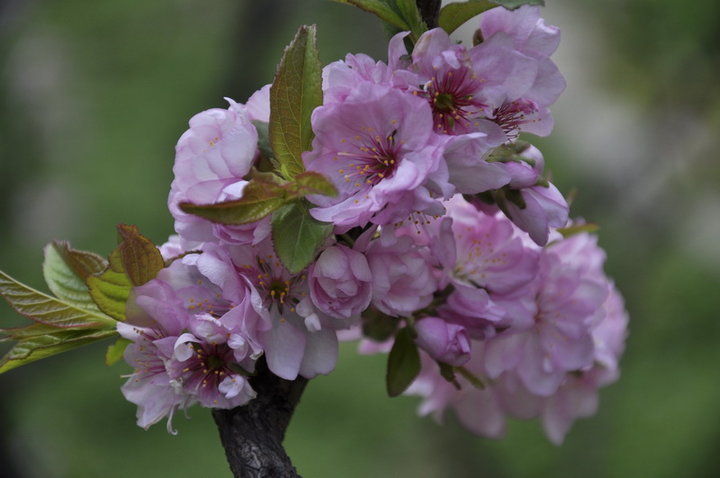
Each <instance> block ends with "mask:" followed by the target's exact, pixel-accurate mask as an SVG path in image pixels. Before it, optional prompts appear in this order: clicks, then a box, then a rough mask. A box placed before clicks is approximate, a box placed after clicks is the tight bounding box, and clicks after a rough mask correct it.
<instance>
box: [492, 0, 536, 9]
mask: <svg viewBox="0 0 720 478" xmlns="http://www.w3.org/2000/svg"><path fill="white" fill-rule="evenodd" d="M493 2H494V3H496V4H498V5H501V6H503V7H505V8H507V9H508V10H515V9H516V8H520V7H522V6H523V5H539V6H541V7H544V6H545V2H544V0H493Z"/></svg>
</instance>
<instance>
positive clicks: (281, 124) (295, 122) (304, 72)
mask: <svg viewBox="0 0 720 478" xmlns="http://www.w3.org/2000/svg"><path fill="white" fill-rule="evenodd" d="M322 99H323V96H322V65H321V63H320V57H319V56H318V50H317V38H316V31H315V26H307V25H304V26H302V27H300V29H299V30H298V32H297V34H296V35H295V39H293V41H292V42H291V43H290V45H288V47H287V48H286V49H285V54H284V55H283V58H282V60H281V61H280V65H279V66H278V70H277V73H276V74H275V81H273V84H272V86H271V87H270V129H269V134H270V144H271V146H272V149H273V152H274V154H275V159H276V160H277V162H278V164H279V166H280V173H281V174H282V176H283V177H284V178H285V179H288V180H290V179H292V178H294V177H295V176H296V175H297V174H299V173H301V172H303V171H304V170H305V166H304V165H303V162H302V157H301V155H302V153H303V152H304V151H308V150H309V149H310V146H311V143H312V138H313V131H312V125H311V123H310V115H311V113H312V112H313V110H314V109H315V108H316V107H318V106H320V105H321V104H322Z"/></svg>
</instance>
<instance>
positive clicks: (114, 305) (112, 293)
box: [85, 248, 132, 320]
mask: <svg viewBox="0 0 720 478" xmlns="http://www.w3.org/2000/svg"><path fill="white" fill-rule="evenodd" d="M85 282H86V284H87V285H88V289H89V290H90V296H91V297H92V298H93V301H94V302H95V303H96V304H97V306H98V307H99V308H100V310H101V311H103V312H105V313H106V314H107V315H109V316H110V317H113V318H114V319H117V320H125V304H126V303H127V301H128V297H130V290H131V289H132V282H131V281H130V277H128V275H127V273H126V272H125V268H124V266H123V263H122V254H121V252H120V249H119V248H117V249H115V250H114V251H113V252H112V253H111V254H110V263H109V265H108V268H107V269H106V270H105V271H104V272H103V273H102V274H98V275H94V276H90V277H88V278H87V280H86V281H85Z"/></svg>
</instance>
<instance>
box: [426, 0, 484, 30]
mask: <svg viewBox="0 0 720 478" xmlns="http://www.w3.org/2000/svg"><path fill="white" fill-rule="evenodd" d="M497 6H498V4H497V3H495V2H491V1H489V0H469V1H468V2H462V3H449V4H447V5H445V6H444V7H443V8H442V9H441V10H440V18H439V19H438V24H439V25H440V27H442V29H443V30H445V31H446V32H447V33H448V34H450V33H452V32H454V31H455V30H457V29H458V28H459V27H460V26H461V25H462V24H463V23H465V22H466V21H468V20H470V19H471V18H473V17H475V16H476V15H479V14H481V13H482V12H484V11H486V10H490V9H491V8H495V7H497Z"/></svg>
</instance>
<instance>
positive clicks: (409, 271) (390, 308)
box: [366, 230, 437, 316]
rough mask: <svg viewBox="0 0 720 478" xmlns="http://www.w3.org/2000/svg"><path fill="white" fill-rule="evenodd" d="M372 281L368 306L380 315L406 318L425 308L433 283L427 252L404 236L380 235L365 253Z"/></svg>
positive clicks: (433, 288) (429, 299)
mask: <svg viewBox="0 0 720 478" xmlns="http://www.w3.org/2000/svg"><path fill="white" fill-rule="evenodd" d="M366 256H367V259H368V264H369V265H370V271H371V272H372V281H373V298H372V303H373V305H374V306H375V307H377V308H378V309H379V310H381V311H382V312H384V313H386V314H389V315H393V316H407V315H410V314H412V313H413V312H415V311H417V310H419V309H422V308H423V307H425V306H427V305H428V304H429V303H430V301H431V300H432V296H433V293H434V292H435V290H436V287H437V282H436V279H435V277H434V275H433V271H432V268H431V265H430V263H429V261H430V258H429V255H428V251H426V250H424V249H422V248H418V247H416V246H415V244H414V243H413V240H412V239H411V238H410V237H408V236H400V237H396V236H395V235H393V234H392V230H389V231H387V233H386V232H383V234H382V235H381V237H380V239H377V240H374V241H373V242H372V243H371V244H370V246H369V248H368V251H367V253H366Z"/></svg>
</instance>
